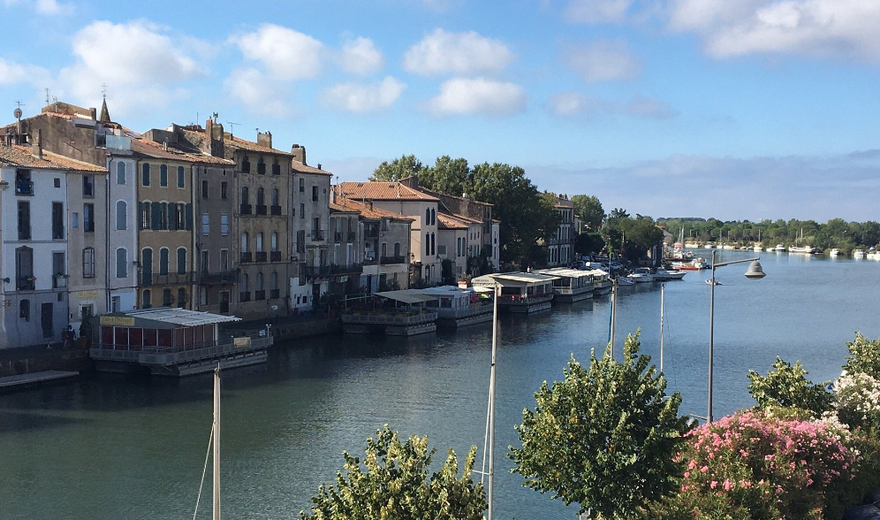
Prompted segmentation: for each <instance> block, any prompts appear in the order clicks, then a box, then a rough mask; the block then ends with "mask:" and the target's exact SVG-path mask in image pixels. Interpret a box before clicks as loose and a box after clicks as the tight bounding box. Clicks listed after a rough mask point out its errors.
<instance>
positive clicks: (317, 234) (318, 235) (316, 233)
mask: <svg viewBox="0 0 880 520" xmlns="http://www.w3.org/2000/svg"><path fill="white" fill-rule="evenodd" d="M312 240H324V230H322V229H313V230H312Z"/></svg>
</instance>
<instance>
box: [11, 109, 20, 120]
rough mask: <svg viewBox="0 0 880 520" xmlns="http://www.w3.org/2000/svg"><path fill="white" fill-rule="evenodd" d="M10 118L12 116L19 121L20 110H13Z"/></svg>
mask: <svg viewBox="0 0 880 520" xmlns="http://www.w3.org/2000/svg"><path fill="white" fill-rule="evenodd" d="M12 116H13V117H14V118H16V119H21V109H20V108H16V109H15V110H13V111H12Z"/></svg>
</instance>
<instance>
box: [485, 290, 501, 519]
mask: <svg viewBox="0 0 880 520" xmlns="http://www.w3.org/2000/svg"><path fill="white" fill-rule="evenodd" d="M498 289H499V285H498V283H497V282H496V283H495V302H494V304H493V307H492V364H491V366H490V369H489V420H488V422H487V427H488V434H487V437H488V441H489V442H488V444H489V446H488V451H489V474H488V477H489V482H488V486H487V487H486V504H487V506H488V510H487V515H488V516H487V517H486V518H487V520H492V498H493V493H492V492H493V481H494V479H495V354H496V352H497V351H498V293H499V291H498Z"/></svg>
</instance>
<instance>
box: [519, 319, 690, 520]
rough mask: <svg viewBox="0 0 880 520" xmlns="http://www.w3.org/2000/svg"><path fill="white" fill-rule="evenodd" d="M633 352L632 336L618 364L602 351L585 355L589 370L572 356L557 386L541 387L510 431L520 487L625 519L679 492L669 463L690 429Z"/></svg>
mask: <svg viewBox="0 0 880 520" xmlns="http://www.w3.org/2000/svg"><path fill="white" fill-rule="evenodd" d="M638 351H639V341H638V333H636V335H634V336H633V335H630V336H628V337H627V339H626V343H625V346H624V359H623V363H619V362H617V361H615V360H614V359H613V358H612V357H611V353H610V351H609V350H608V349H606V351H605V354H604V355H603V356H602V359H596V355H595V352H593V353H591V355H590V366H589V370H588V369H586V368H584V367H583V366H581V364H580V363H578V362H577V361H576V360H575V359H574V357H573V356H572V359H571V360H570V361H569V363H568V368H567V369H565V370H564V371H563V373H564V374H565V379H564V380H563V381H561V382H555V383H553V386H552V387H550V386H548V385H547V382H546V381H545V382H544V383H543V384H542V385H541V388H540V390H539V391H538V392H537V393H536V394H535V399H536V401H537V404H536V406H535V411H531V410H529V409H525V410H523V422H522V425H519V426H517V428H516V429H517V431H518V432H519V438H520V441H521V442H522V447H521V448H514V447H511V448H510V450H511V453H510V455H509V456H510V458H511V459H513V461H514V462H515V463H516V467H515V468H514V470H513V471H514V472H516V473H520V474H521V475H522V476H523V477H524V478H525V479H526V480H525V482H524V485H525V486H527V487H530V488H532V489H535V490H538V491H540V492H542V493H544V492H547V491H551V492H553V498H561V499H562V500H563V501H564V502H565V503H566V504H570V503H572V502H577V503H579V504H580V509H581V512H584V511H586V510H587V509H592V512H593V513H595V514H598V515H600V517H602V518H630V517H632V515H633V514H634V513H635V511H636V510H637V508H638V507H639V506H640V505H642V504H644V502H645V501H646V500H657V499H659V498H660V497H662V496H664V495H666V494H669V493H671V492H673V491H674V490H675V489H676V488H677V487H678V477H679V476H680V475H681V471H680V467H679V465H678V464H676V463H675V462H674V461H673V460H672V459H673V455H674V454H675V453H676V452H677V451H678V449H679V445H680V443H681V442H682V441H683V439H684V437H683V434H684V433H685V432H687V431H688V429H689V426H688V422H687V419H686V418H684V417H678V407H679V404H680V403H681V396H680V395H679V394H678V393H675V394H673V395H671V396H667V395H666V393H665V389H666V380H665V379H664V378H663V376H662V375H660V374H658V373H657V371H656V368H655V367H654V366H651V367H650V368H649V366H648V364H649V363H650V357H649V356H645V355H639V353H638Z"/></svg>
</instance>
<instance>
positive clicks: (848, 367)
mask: <svg viewBox="0 0 880 520" xmlns="http://www.w3.org/2000/svg"><path fill="white" fill-rule="evenodd" d="M846 348H847V349H848V350H849V356H847V357H846V361H845V363H844V365H843V371H844V372H846V373H847V374H867V375H869V376H871V377H873V378H874V379H877V380H880V339H875V340H873V341H872V340H869V339H868V338H866V337H865V336H863V335H862V334H861V333H856V339H855V340H853V341H850V342H848V343H847V344H846Z"/></svg>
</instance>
